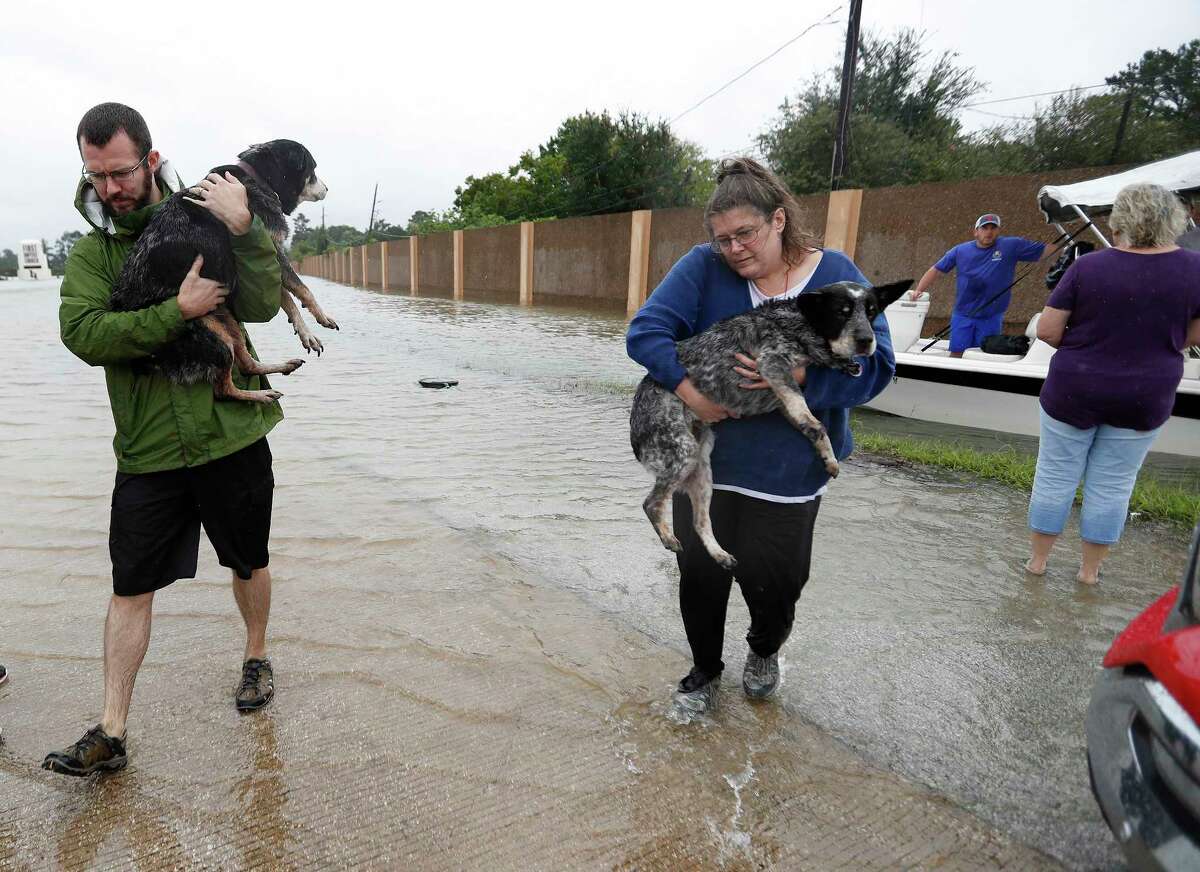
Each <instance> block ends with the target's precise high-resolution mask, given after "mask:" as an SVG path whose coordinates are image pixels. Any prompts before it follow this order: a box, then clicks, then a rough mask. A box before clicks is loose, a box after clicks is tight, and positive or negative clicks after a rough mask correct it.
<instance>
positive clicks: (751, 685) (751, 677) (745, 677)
mask: <svg viewBox="0 0 1200 872" xmlns="http://www.w3.org/2000/svg"><path fill="white" fill-rule="evenodd" d="M777 687H779V654H778V653H776V654H772V655H771V656H770V657H759V656H758V655H757V654H755V653H754V651H752V650H747V651H746V667H745V669H743V670H742V690H744V691H746V696H752V697H754V698H755V699H766V698H767V697H768V696H770V695H771V694H773V693H774V692H775V688H777Z"/></svg>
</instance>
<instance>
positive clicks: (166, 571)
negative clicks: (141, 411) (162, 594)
mask: <svg viewBox="0 0 1200 872" xmlns="http://www.w3.org/2000/svg"><path fill="white" fill-rule="evenodd" d="M274 490H275V476H274V475H273V474H272V472H271V449H270V448H269V447H268V446H267V440H266V439H265V438H263V439H260V440H258V441H257V442H255V443H254V444H253V445H249V446H247V447H246V448H243V449H242V450H240V451H235V452H234V453H233V454H230V455H228V456H226V457H222V458H220V459H218V460H214V461H212V462H211V463H206V464H204V465H203V466H194V467H190V468H186V467H185V468H183V469H169V470H166V471H164V472H147V473H141V474H137V475H131V474H129V473H124V472H118V473H117V480H116V484H115V485H114V486H113V495H112V520H111V522H110V524H109V532H108V552H109V554H110V555H111V556H112V565H113V593H115V594H116V595H117V596H137V595H138V594H143V593H149V592H150V591H154V590H158V589H160V588H163V587H166V586H167V585H168V584H171V582H173V581H175V580H176V579H178V578H195V577H196V558H197V556H198V555H199V551H200V525H201V524H203V525H204V532H205V533H206V534H207V535H208V541H210V542H211V543H212V545H213V548H214V549H216V552H217V558H218V559H219V560H220V561H221V565H222V566H228V567H229V568H230V569H232V570H233V571H234V572H236V573H237V575H238V578H242V579H249V578H250V573H251V571H253V570H255V569H262V568H263V567H265V566H266V565H267V563H268V561H269V555H268V552H267V540H268V539H270V537H271V497H272V495H273V493H274Z"/></svg>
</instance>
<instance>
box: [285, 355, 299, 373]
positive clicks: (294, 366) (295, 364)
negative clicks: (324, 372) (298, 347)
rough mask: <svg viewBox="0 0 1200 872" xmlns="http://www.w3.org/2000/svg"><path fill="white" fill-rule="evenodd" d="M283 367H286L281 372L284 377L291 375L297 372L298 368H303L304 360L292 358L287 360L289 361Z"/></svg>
mask: <svg viewBox="0 0 1200 872" xmlns="http://www.w3.org/2000/svg"><path fill="white" fill-rule="evenodd" d="M285 366H287V369H285V370H284V371H283V374H284V375H291V374H292V373H294V372H295V371H296V370H298V369H299V368H300V367H302V366H304V359H303V358H300V357H293V358H292V359H291V360H289V361H288V362H287V363H286V364H285Z"/></svg>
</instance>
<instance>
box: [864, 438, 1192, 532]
mask: <svg viewBox="0 0 1200 872" xmlns="http://www.w3.org/2000/svg"><path fill="white" fill-rule="evenodd" d="M854 443H855V445H856V446H857V447H858V448H859V450H861V451H864V452H866V453H867V454H875V455H879V456H882V457H891V458H895V459H897V460H903V461H906V462H908V463H913V464H919V465H921V466H931V467H936V468H938V469H951V470H955V471H958V472H965V473H970V474H971V475H975V476H978V477H979V478H984V479H990V480H992V481H999V482H1002V483H1004V484H1007V485H1009V486H1011V487H1015V488H1019V489H1020V490H1023V491H1026V492H1028V491H1029V490H1030V489H1032V487H1033V473H1034V470H1035V469H1036V466H1037V458H1035V457H1032V456H1030V455H1029V454H1025V453H1023V452H1020V451H1017V450H1016V449H1013V448H1005V449H1001V450H999V451H980V450H978V449H976V448H969V447H967V446H964V445H961V444H959V443H955V442H941V441H937V440H933V439H914V438H911V437H907V436H892V435H888V434H884V433H873V432H871V431H870V430H864V429H860V428H855V431H854ZM1079 499H1080V494H1079V493H1076V495H1075V500H1076V502H1078V501H1079ZM1129 511H1131V512H1136V513H1139V514H1141V515H1142V516H1143V517H1146V518H1153V519H1155V520H1162V521H1172V522H1175V523H1179V524H1186V525H1189V526H1191V525H1193V524H1195V523H1196V522H1197V521H1200V492H1197V491H1196V490H1195V489H1192V488H1188V487H1186V486H1184V485H1178V484H1174V483H1170V482H1164V481H1161V480H1159V479H1157V478H1155V477H1154V476H1153V475H1151V474H1149V473H1147V472H1146V470H1142V472H1141V473H1140V474H1139V475H1138V480H1137V484H1135V485H1134V488H1133V496H1132V497H1131V498H1130V500H1129Z"/></svg>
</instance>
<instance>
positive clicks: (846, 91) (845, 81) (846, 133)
mask: <svg viewBox="0 0 1200 872" xmlns="http://www.w3.org/2000/svg"><path fill="white" fill-rule="evenodd" d="M861 20H862V0H850V17H849V18H848V19H847V20H846V56H845V57H844V58H843V59H842V96H841V99H840V100H839V101H838V118H837V130H836V131H835V133H834V139H833V168H832V170H831V171H830V174H829V190H831V191H836V190H838V188H840V187H841V185H842V177H843V176H844V175H845V174H846V172H847V171H848V170H849V169H850V155H849V153H848V151H847V149H848V146H849V140H850V104H851V102H852V101H853V98H854V67H855V66H856V65H857V64H858V26H859V22H860V21H861Z"/></svg>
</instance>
